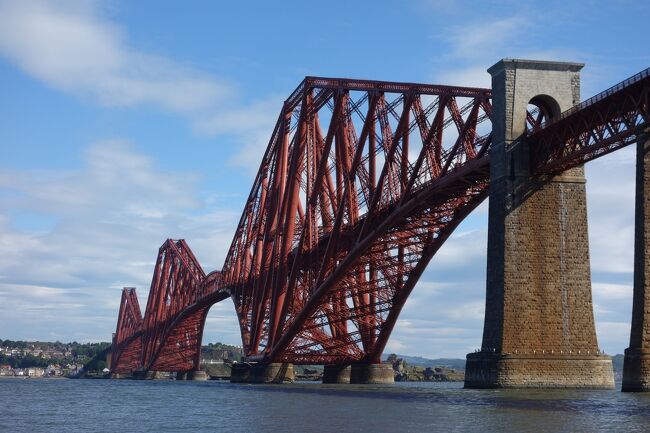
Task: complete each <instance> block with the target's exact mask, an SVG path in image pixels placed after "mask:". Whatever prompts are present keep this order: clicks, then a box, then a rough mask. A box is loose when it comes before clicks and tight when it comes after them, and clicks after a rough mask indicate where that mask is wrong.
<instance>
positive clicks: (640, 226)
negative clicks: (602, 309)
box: [110, 59, 650, 390]
mask: <svg viewBox="0 0 650 433" xmlns="http://www.w3.org/2000/svg"><path fill="white" fill-rule="evenodd" d="M581 68H582V65H581V64H576V63H565V62H543V61H529V60H515V59H504V60H502V61H500V62H498V63H497V64H496V65H494V66H493V67H492V68H490V69H489V70H488V71H489V72H490V73H491V74H492V88H491V89H483V88H469V87H452V86H442V85H429V84H412V83H394V82H383V81H368V80H352V79H332V78H319V77H307V78H305V79H304V80H303V82H302V83H300V85H299V86H298V88H296V90H295V91H294V92H293V93H291V95H289V97H288V98H287V99H286V101H285V102H284V104H283V106H282V109H281V111H280V114H279V116H278V120H277V123H276V125H275V128H274V130H273V132H272V134H271V138H270V140H269V144H268V147H267V149H266V151H265V153H264V156H263V158H262V162H261V164H260V168H259V171H258V173H257V176H256V177H255V181H254V183H253V187H252V189H251V192H250V195H249V196H248V200H247V202H246V204H245V206H244V210H243V212H242V216H241V219H240V221H239V224H238V226H237V230H236V232H235V235H234V237H233V241H232V244H231V246H230V249H229V251H228V255H227V257H226V260H225V263H224V264H223V266H222V268H221V270H219V271H213V272H211V273H209V274H206V273H205V272H204V270H203V269H202V268H201V266H200V264H199V262H198V261H197V259H196V257H195V256H194V255H193V254H192V251H191V250H190V248H189V246H188V245H187V244H186V243H185V241H184V240H171V239H169V240H167V241H166V242H165V243H164V244H163V245H162V246H161V248H160V250H159V252H158V258H157V261H156V265H155V269H154V274H153V279H152V282H151V288H150V290H149V298H148V301H147V306H146V310H145V312H144V316H143V315H142V313H141V311H140V307H139V305H138V299H137V297H136V294H135V289H132V288H128V289H124V291H123V293H122V302H121V305H120V311H119V318H118V322H117V329H116V332H115V334H114V337H113V344H112V347H111V365H110V369H111V373H112V374H114V375H117V376H119V375H134V374H136V375H137V374H141V375H142V374H146V372H156V371H175V372H178V374H181V373H191V372H195V371H197V370H199V362H200V347H201V338H202V334H203V328H204V324H205V319H206V316H207V314H208V310H209V309H210V307H211V306H212V305H214V304H215V303H217V302H220V301H223V300H225V299H226V298H230V299H231V300H232V302H233V303H234V307H235V311H236V313H237V319H238V321H239V326H240V329H241V338H242V345H243V350H244V353H245V358H246V361H247V362H246V363H245V364H241V365H240V366H239V368H237V369H233V374H234V376H233V380H242V381H245V380H252V381H274V380H282V379H285V378H287V376H288V375H289V373H288V371H289V370H290V367H291V364H324V365H326V370H325V376H324V380H325V381H332V382H339V381H343V382H348V381H352V382H357V383H364V382H382V381H391V380H392V370H390V368H388V369H387V368H384V367H385V366H383V365H382V364H381V362H380V357H381V354H382V352H383V350H384V348H385V346H386V343H387V341H388V339H389V337H390V334H391V332H392V330H393V328H394V327H395V324H396V321H397V318H398V316H399V313H400V311H401V309H402V307H403V306H404V303H405V301H406V299H407V298H408V296H409V294H410V293H411V291H412V290H413V289H414V288H415V287H416V284H417V282H418V279H419V278H420V276H421V275H422V273H423V272H424V270H425V268H426V266H427V264H428V263H429V262H430V261H431V259H432V258H433V257H434V256H435V254H436V252H437V251H438V250H439V249H440V247H441V246H442V245H443V244H444V242H445V241H446V240H447V238H448V237H449V236H450V235H451V233H452V232H453V231H454V229H455V228H456V227H457V226H458V225H459V224H460V222H461V221H463V219H464V218H465V217H466V216H467V215H468V214H469V213H470V212H472V210H474V209H475V208H476V207H477V206H478V205H479V204H480V203H481V202H483V200H485V199H486V198H487V197H488V196H489V197H490V211H489V230H488V233H489V234H488V276H487V293H486V314H485V327H484V335H483V345H482V348H481V351H480V352H478V353H475V354H470V355H468V362H467V371H466V386H469V387H508V386H541V387H547V386H555V387H581V386H584V387H604V388H609V387H613V377H612V372H611V360H610V359H609V358H608V357H606V356H604V355H602V354H601V353H600V351H599V349H598V345H597V341H596V336H595V327H594V319H593V310H592V304H591V280H590V270H589V257H588V240H587V236H586V234H587V224H586V223H587V221H586V201H585V190H584V175H583V169H582V166H583V164H585V163H586V162H589V161H591V160H593V159H595V158H598V157H600V156H602V155H605V154H608V153H610V152H613V151H615V150H617V149H621V148H623V147H625V146H628V145H630V144H633V143H638V151H637V152H638V155H639V156H638V163H637V205H636V216H637V219H636V242H635V285H634V307H633V308H634V312H633V323H632V338H631V343H630V348H629V349H628V350H627V351H626V361H625V371H626V373H625V374H626V376H625V377H626V380H625V384H624V388H626V389H629V390H646V389H647V388H648V386H649V384H650V335H648V334H650V331H648V329H650V290H648V289H646V287H648V286H649V285H650V279H646V278H645V276H646V275H648V270H649V269H650V250H648V249H647V248H646V245H650V243H649V240H648V239H647V237H648V236H650V226H646V219H647V217H646V212H647V211H648V210H650V198H646V197H647V194H648V193H649V192H650V172H648V173H646V161H648V159H647V158H648V157H647V156H646V150H647V149H648V147H649V146H650V141H649V135H648V131H649V130H648V120H649V118H650V109H649V104H648V102H649V99H650V98H649V95H650V69H646V70H644V71H642V72H640V73H638V74H636V75H635V76H633V77H631V78H629V79H627V80H625V81H623V82H621V83H619V84H617V85H616V86H614V87H612V88H610V89H608V90H606V91H604V92H602V93H600V94H598V95H596V96H594V97H592V98H590V99H588V100H586V101H584V102H582V103H580V102H579V101H580V94H579V93H580V87H579V86H580V79H579V71H580V69H581ZM646 227H649V228H648V229H646ZM251 366H252V367H251ZM287 366H288V367H287Z"/></svg>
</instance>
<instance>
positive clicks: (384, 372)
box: [350, 363, 395, 384]
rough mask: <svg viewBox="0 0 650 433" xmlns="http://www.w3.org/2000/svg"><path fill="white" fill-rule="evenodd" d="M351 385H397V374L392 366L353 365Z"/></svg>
mask: <svg viewBox="0 0 650 433" xmlns="http://www.w3.org/2000/svg"><path fill="white" fill-rule="evenodd" d="M350 383H355V384H386V383H395V373H394V372H393V366H392V365H390V364H365V363H364V364H362V363H359V364H352V368H351V369H350Z"/></svg>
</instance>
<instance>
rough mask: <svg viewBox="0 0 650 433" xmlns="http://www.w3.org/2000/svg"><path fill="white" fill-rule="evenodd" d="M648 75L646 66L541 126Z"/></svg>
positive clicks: (648, 70)
mask: <svg viewBox="0 0 650 433" xmlns="http://www.w3.org/2000/svg"><path fill="white" fill-rule="evenodd" d="M647 77H650V68H646V69H644V70H643V71H641V72H639V73H637V74H634V75H632V76H631V77H629V78H627V79H625V80H623V81H621V82H620V83H618V84H614V85H613V86H612V87H610V88H609V89H607V90H603V91H602V92H600V93H598V94H596V95H594V96H592V97H591V98H589V99H585V100H584V101H582V102H581V103H579V104H577V105H574V106H573V107H571V108H569V109H568V110H566V111H563V112H562V113H561V114H560V115H559V116H558V118H557V119H550V120H547V121H544V123H542V126H541V127H542V128H544V127H546V126H548V125H551V124H553V123H555V122H558V121H560V120H562V119H564V118H566V117H569V116H570V115H572V114H573V113H576V112H578V111H580V110H582V109H584V108H586V107H588V106H590V105H593V104H595V103H596V102H598V101H602V100H603V99H605V98H607V97H608V96H610V95H613V94H614V93H616V92H619V91H620V90H622V89H624V88H626V87H628V86H630V85H632V84H634V83H638V82H639V81H641V80H643V79H644V78H647Z"/></svg>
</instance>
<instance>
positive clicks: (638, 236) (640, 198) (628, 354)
mask: <svg viewBox="0 0 650 433" xmlns="http://www.w3.org/2000/svg"><path fill="white" fill-rule="evenodd" d="M649 217H650V129H648V130H646V131H644V132H643V133H641V134H639V135H638V136H637V148H636V198H635V224H634V296H633V305H632V329H631V332H630V347H629V348H627V349H626V350H625V360H624V363H623V387H622V390H623V391H650V248H649V246H650V224H648V222H649V220H648V218H649Z"/></svg>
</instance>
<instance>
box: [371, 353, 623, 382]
mask: <svg viewBox="0 0 650 433" xmlns="http://www.w3.org/2000/svg"><path fill="white" fill-rule="evenodd" d="M389 356H390V354H384V356H383V357H382V361H385V360H386V359H388V357H389ZM397 357H398V358H402V359H403V360H404V361H406V363H407V364H410V365H415V366H418V367H447V368H453V369H454V370H465V360H464V359H458V358H437V359H429V358H423V357H422V356H409V355H399V354H398V355H397ZM612 364H613V366H614V373H615V374H616V375H617V377H620V375H622V374H623V355H621V354H618V355H613V356H612Z"/></svg>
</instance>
